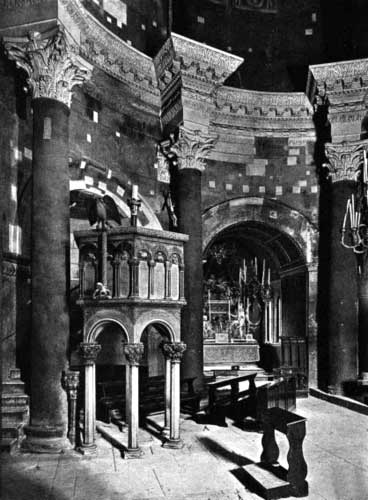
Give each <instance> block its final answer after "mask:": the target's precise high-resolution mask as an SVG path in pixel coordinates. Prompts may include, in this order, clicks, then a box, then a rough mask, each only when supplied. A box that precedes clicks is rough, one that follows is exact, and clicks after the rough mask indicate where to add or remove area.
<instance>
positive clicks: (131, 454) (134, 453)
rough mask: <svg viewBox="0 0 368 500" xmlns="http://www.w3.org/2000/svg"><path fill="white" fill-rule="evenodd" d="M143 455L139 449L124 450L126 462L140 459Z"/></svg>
mask: <svg viewBox="0 0 368 500" xmlns="http://www.w3.org/2000/svg"><path fill="white" fill-rule="evenodd" d="M143 455H144V453H143V451H142V450H141V449H140V448H128V449H127V450H124V458H126V459H127V460H130V459H134V458H142V456H143Z"/></svg>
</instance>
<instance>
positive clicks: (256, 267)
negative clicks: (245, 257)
mask: <svg viewBox="0 0 368 500" xmlns="http://www.w3.org/2000/svg"><path fill="white" fill-rule="evenodd" d="M254 270H255V274H256V277H257V278H258V265H257V257H255V258H254Z"/></svg>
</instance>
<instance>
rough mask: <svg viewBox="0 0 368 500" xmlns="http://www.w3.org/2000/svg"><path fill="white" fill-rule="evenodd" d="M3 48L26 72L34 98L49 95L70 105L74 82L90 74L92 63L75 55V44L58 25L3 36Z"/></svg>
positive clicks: (84, 78)
mask: <svg viewBox="0 0 368 500" xmlns="http://www.w3.org/2000/svg"><path fill="white" fill-rule="evenodd" d="M4 48H5V52H6V54H7V56H8V58H9V59H11V60H14V61H15V62H16V65H17V66H18V67H19V68H22V69H23V70H24V71H25V72H26V73H27V76H28V78H27V83H28V85H29V87H30V89H31V91H32V95H33V98H37V97H49V98H51V99H56V100H58V101H61V102H63V103H64V104H66V105H67V106H69V107H70V104H71V98H72V89H73V87H74V85H81V84H82V83H83V82H84V81H85V80H87V79H89V78H90V76H91V72H92V66H91V65H90V64H88V63H87V62H86V61H84V60H83V59H82V58H81V57H80V56H79V55H78V48H77V47H76V46H74V45H73V44H71V43H70V42H69V40H68V39H67V36H66V34H65V32H64V30H63V29H61V28H60V27H56V28H53V29H52V30H50V31H48V32H46V33H38V32H30V33H28V36H27V37H18V38H4Z"/></svg>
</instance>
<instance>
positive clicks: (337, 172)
mask: <svg viewBox="0 0 368 500" xmlns="http://www.w3.org/2000/svg"><path fill="white" fill-rule="evenodd" d="M364 149H365V150H366V151H367V149H368V141H355V142H342V143H341V144H331V143H328V144H326V145H325V151H326V156H327V158H328V160H329V162H330V163H329V164H326V165H325V166H326V167H327V168H328V169H329V172H330V176H331V178H332V182H338V181H355V180H356V175H357V170H358V168H359V166H360V164H361V163H363V150H364Z"/></svg>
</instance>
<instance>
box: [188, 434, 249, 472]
mask: <svg viewBox="0 0 368 500" xmlns="http://www.w3.org/2000/svg"><path fill="white" fill-rule="evenodd" d="M197 439H198V441H199V442H200V443H201V444H202V445H203V446H204V447H205V448H207V450H209V451H210V452H211V453H212V454H214V455H218V456H220V457H221V458H223V459H225V460H227V461H229V462H232V463H234V464H236V465H240V466H242V465H248V464H252V463H253V461H252V460H249V459H248V458H246V457H243V456H242V455H239V454H238V453H235V452H234V451H230V450H228V449H226V448H225V447H224V446H222V445H221V444H219V443H217V441H214V440H213V439H211V438H209V437H205V436H199V437H197Z"/></svg>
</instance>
